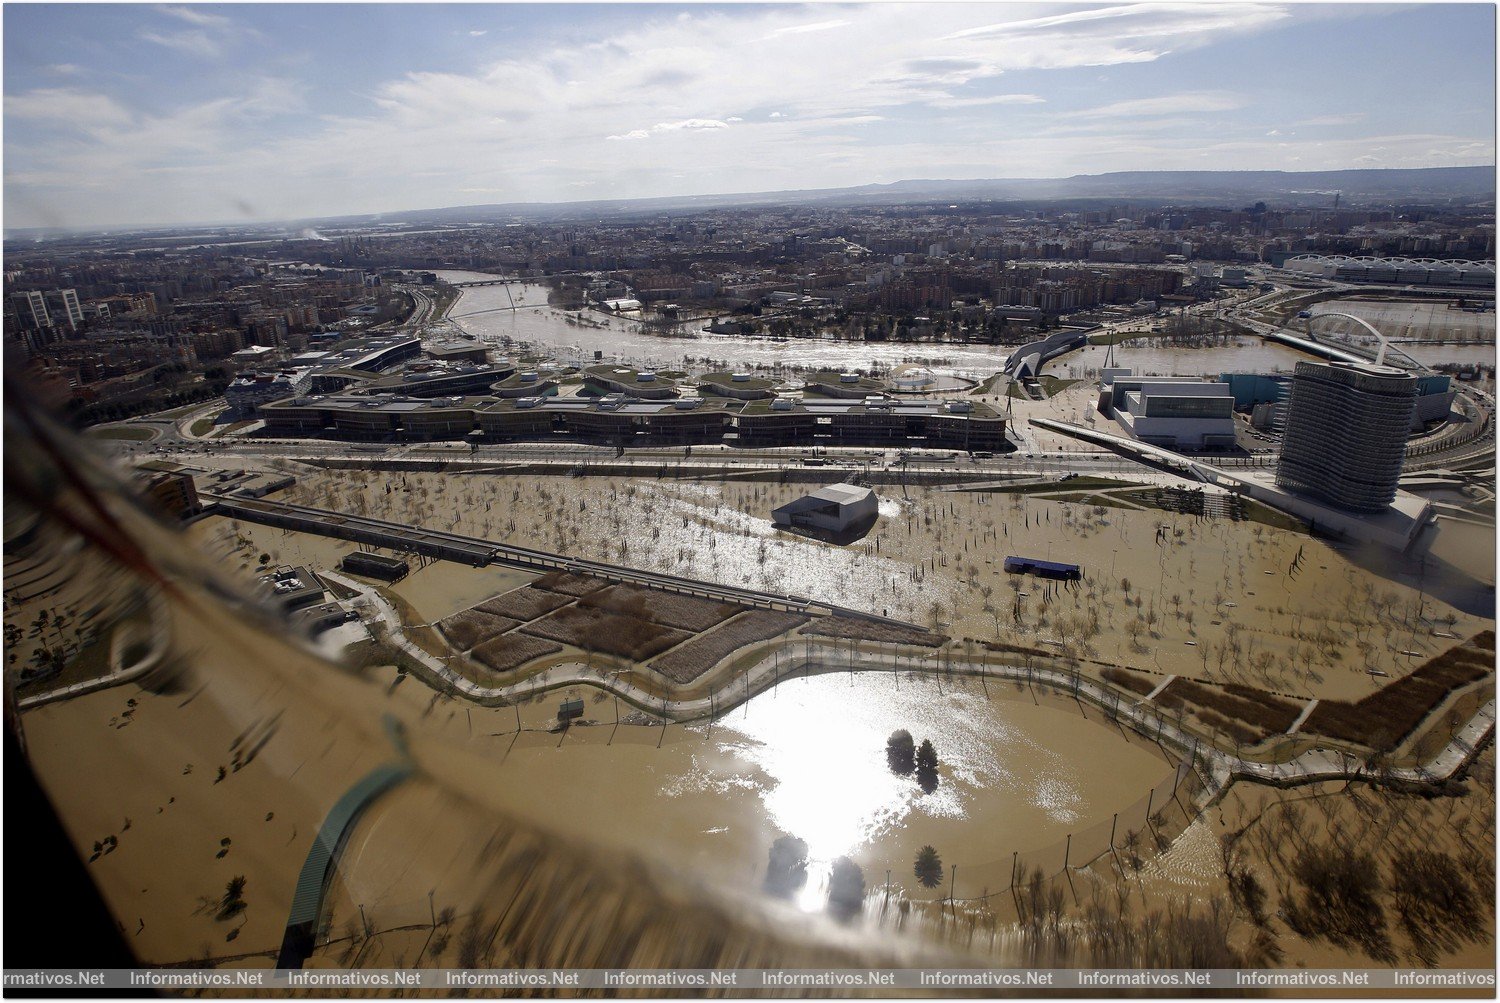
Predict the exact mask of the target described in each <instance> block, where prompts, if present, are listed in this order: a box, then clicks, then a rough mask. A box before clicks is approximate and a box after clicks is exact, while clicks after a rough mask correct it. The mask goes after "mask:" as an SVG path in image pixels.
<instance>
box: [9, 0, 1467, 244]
mask: <svg viewBox="0 0 1500 1003" xmlns="http://www.w3.org/2000/svg"><path fill="white" fill-rule="evenodd" d="M1494 16H1495V14H1494V8H1493V7H1492V6H1491V5H1489V4H1422V5H1410V6H1407V5H1391V6H1386V5H1382V6H1367V5H1345V4H1338V5H1332V4H1330V5H1321V4H1306V5H1304V4H1283V3H1240V4H1223V5H1220V4H1209V3H1142V4H1092V5H1090V4H1032V3H1004V4H968V3H964V4H946V3H920V4H898V3H882V4H873V5H852V4H811V5H757V4H744V5H732V6H707V5H650V6H647V5H623V4H618V5H582V4H580V5H491V4H451V5H440V4H416V5H405V4H378V5H342V4H321V5H312V4H308V5H301V4H247V5H239V4H223V5H220V4H179V5H147V4H128V5H127V4H121V5H97V4H88V5H61V4H25V3H23V4H17V3H8V4H6V5H5V7H4V56H5V64H4V67H5V69H4V72H5V84H4V88H5V111H4V128H5V132H4V135H5V140H4V167H5V209H6V213H5V224H6V226H7V227H23V226H79V227H92V226H120V225H136V224H168V223H185V222H235V221H246V222H248V221H265V220H282V219H299V218H308V217H316V216H329V215H339V214H347V213H366V212H384V211H394V210H400V209H417V208H424V207H432V206H448V205H465V204H478V203H492V202H517V201H575V200H580V199H594V198H618V197H644V196H657V195H686V194H704V193H715V192H737V191H766V190H780V189H793V188H823V187H835V186H843V185H857V184H868V183H880V182H891V181H898V180H902V179H906V178H1004V177H1057V176H1067V175H1071V174H1081V173H1101V172H1105V171H1116V170H1235V169H1280V170H1321V169H1339V168H1351V167H1435V166H1449V165H1471V164H1492V163H1494V159H1495V158H1494V141H1495V106H1494V93H1495V24H1494Z"/></svg>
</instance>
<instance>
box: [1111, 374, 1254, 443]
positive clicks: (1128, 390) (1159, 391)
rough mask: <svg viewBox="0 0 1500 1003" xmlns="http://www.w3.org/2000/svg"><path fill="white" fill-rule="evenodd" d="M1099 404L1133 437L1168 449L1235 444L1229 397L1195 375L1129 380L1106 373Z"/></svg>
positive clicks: (1220, 387)
mask: <svg viewBox="0 0 1500 1003" xmlns="http://www.w3.org/2000/svg"><path fill="white" fill-rule="evenodd" d="M1102 380H1103V386H1102V388H1101V393H1100V403H1101V405H1102V406H1103V410H1104V411H1105V413H1106V414H1107V415H1109V416H1111V417H1113V418H1114V419H1115V420H1116V421H1117V422H1119V423H1120V427H1121V428H1122V429H1124V430H1125V432H1126V434H1128V435H1129V436H1130V437H1131V438H1133V439H1138V440H1140V441H1141V442H1146V443H1150V444H1151V445H1153V446H1163V447H1165V448H1167V449H1183V450H1203V449H1230V448H1233V446H1234V441H1235V439H1234V394H1233V392H1232V391H1231V389H1230V387H1229V385H1228V384H1225V383H1208V382H1205V381H1203V380H1200V379H1197V378H1194V377H1178V376H1145V377H1138V376H1133V375H1132V373H1131V371H1130V370H1129V369H1106V370H1104V375H1103V377H1102Z"/></svg>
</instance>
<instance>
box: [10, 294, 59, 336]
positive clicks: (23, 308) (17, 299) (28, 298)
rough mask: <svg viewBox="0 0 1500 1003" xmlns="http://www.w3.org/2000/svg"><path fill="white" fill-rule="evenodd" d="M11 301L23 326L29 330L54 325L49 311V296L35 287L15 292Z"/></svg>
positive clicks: (39, 329)
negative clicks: (28, 290)
mask: <svg viewBox="0 0 1500 1003" xmlns="http://www.w3.org/2000/svg"><path fill="white" fill-rule="evenodd" d="M10 301H11V304H12V305H13V307H14V308H15V311H16V319H17V320H18V321H20V324H21V327H22V328H24V329H26V330H28V331H42V330H47V329H49V328H51V327H52V315H51V314H49V313H48V312H47V297H46V296H44V295H43V294H42V293H40V292H38V291H37V290H35V289H33V290H31V291H30V292H22V293H13V294H12V295H11V297H10Z"/></svg>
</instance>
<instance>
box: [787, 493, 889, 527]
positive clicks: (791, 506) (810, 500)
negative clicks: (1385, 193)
mask: <svg viewBox="0 0 1500 1003" xmlns="http://www.w3.org/2000/svg"><path fill="white" fill-rule="evenodd" d="M879 515H880V503H879V499H878V498H877V497H876V496H875V492H874V491H872V490H870V489H869V488H863V487H860V486H859V485H858V484H830V485H828V486H827V487H824V488H819V489H818V490H816V491H814V492H813V493H812V494H808V495H803V496H802V497H801V498H798V499H797V500H796V501H792V502H788V503H787V504H785V505H783V506H781V507H780V508H777V509H773V510H772V511H771V521H772V522H773V523H775V524H776V525H778V526H799V527H803V528H807V529H821V530H826V531H828V532H830V533H842V532H846V531H848V530H851V529H854V528H855V527H857V526H859V525H861V524H862V523H866V522H874V521H875V519H876V518H877V517H878V516H879Z"/></svg>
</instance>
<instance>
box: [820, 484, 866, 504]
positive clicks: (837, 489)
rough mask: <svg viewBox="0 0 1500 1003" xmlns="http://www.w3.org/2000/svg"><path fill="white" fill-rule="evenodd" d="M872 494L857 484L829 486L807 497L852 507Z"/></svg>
mask: <svg viewBox="0 0 1500 1003" xmlns="http://www.w3.org/2000/svg"><path fill="white" fill-rule="evenodd" d="M873 493H874V492H873V491H871V490H870V489H869V488H862V487H860V486H859V485H858V484H830V485H828V486H827V487H822V488H819V489H818V490H816V491H814V492H812V493H811V494H809V495H808V496H807V497H809V498H816V499H818V500H819V501H826V502H834V503H836V504H839V505H853V504H854V503H855V502H861V501H864V500H865V499H866V498H868V497H869V496H870V495H872V494H873Z"/></svg>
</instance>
